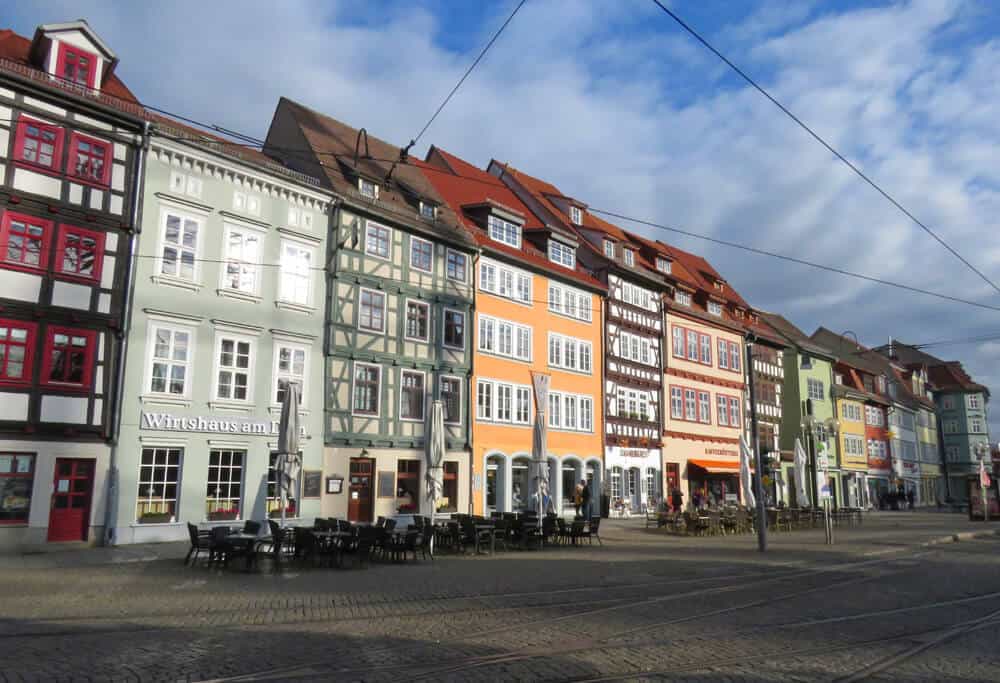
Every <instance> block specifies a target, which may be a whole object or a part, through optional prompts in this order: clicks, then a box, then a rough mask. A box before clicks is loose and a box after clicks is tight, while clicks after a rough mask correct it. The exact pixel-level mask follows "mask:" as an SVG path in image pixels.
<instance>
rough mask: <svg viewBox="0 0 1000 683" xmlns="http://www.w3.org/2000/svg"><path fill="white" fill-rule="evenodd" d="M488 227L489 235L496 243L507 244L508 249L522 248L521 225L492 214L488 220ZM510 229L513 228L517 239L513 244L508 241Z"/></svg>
mask: <svg viewBox="0 0 1000 683" xmlns="http://www.w3.org/2000/svg"><path fill="white" fill-rule="evenodd" d="M486 226H487V233H488V234H489V236H490V239H491V240H493V241H494V242H499V243H500V244H506V245H507V246H508V247H513V248H515V249H520V248H521V228H522V226H521V225H518V224H517V223H515V222H513V221H509V220H507V219H506V218H501V217H500V216H498V215H496V214H495V213H491V214H490V215H489V217H488V218H487V219H486ZM508 226H509V228H508ZM510 228H513V232H514V235H515V237H516V239H515V240H514V241H513V242H511V241H509V240H508V237H509V235H508V234H507V232H508V231H509V229H510Z"/></svg>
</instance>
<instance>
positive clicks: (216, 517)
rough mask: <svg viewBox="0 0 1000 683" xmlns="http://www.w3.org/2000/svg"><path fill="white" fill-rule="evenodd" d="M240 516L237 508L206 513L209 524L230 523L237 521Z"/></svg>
mask: <svg viewBox="0 0 1000 683" xmlns="http://www.w3.org/2000/svg"><path fill="white" fill-rule="evenodd" d="M239 516H240V510H239V508H237V507H235V506H233V507H228V508H219V509H217V510H212V511H211V512H209V513H208V521H210V522H221V521H231V520H234V519H238V518H239Z"/></svg>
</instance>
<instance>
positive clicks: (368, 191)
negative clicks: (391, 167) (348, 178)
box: [358, 178, 378, 199]
mask: <svg viewBox="0 0 1000 683" xmlns="http://www.w3.org/2000/svg"><path fill="white" fill-rule="evenodd" d="M358 192H360V193H361V196H362V197H367V198H368V199H378V185H377V184H375V183H373V182H372V181H370V180H365V179H364V178H358Z"/></svg>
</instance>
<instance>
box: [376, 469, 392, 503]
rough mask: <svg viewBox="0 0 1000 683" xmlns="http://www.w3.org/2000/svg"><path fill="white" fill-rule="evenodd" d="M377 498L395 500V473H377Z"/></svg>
mask: <svg viewBox="0 0 1000 683" xmlns="http://www.w3.org/2000/svg"><path fill="white" fill-rule="evenodd" d="M378 497H379V498H395V497H396V473H395V472H392V471H389V472H379V473H378Z"/></svg>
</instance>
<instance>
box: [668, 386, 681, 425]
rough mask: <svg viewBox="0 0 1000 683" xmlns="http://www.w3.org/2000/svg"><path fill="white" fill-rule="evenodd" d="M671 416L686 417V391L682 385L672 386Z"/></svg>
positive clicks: (675, 417)
mask: <svg viewBox="0 0 1000 683" xmlns="http://www.w3.org/2000/svg"><path fill="white" fill-rule="evenodd" d="M670 417H672V418H674V419H675V420H683V419H684V392H683V390H682V389H681V388H680V387H670Z"/></svg>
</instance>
